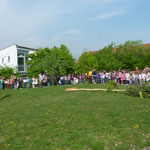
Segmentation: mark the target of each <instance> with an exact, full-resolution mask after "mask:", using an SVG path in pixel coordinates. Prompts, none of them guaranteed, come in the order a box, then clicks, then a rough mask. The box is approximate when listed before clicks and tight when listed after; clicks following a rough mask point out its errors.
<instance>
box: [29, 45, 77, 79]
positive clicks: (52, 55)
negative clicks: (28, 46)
mask: <svg viewBox="0 0 150 150" xmlns="http://www.w3.org/2000/svg"><path fill="white" fill-rule="evenodd" d="M74 61H75V60H74V58H73V56H72V54H71V53H70V51H69V50H68V48H67V47H66V46H65V45H61V46H60V47H56V46H54V47H53V48H51V49H50V48H48V47H46V48H40V49H39V50H38V51H37V52H36V53H34V54H29V60H28V61H27V65H28V69H27V71H28V73H29V74H30V75H35V76H37V75H38V74H39V73H40V72H45V71H47V73H48V74H53V75H56V74H61V75H64V74H69V73H72V72H73V71H74Z"/></svg>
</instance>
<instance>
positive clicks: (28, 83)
mask: <svg viewBox="0 0 150 150" xmlns="http://www.w3.org/2000/svg"><path fill="white" fill-rule="evenodd" d="M26 83H27V88H29V87H30V78H29V76H27V78H26Z"/></svg>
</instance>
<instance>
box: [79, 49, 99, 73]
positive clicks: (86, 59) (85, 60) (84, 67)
mask: <svg viewBox="0 0 150 150" xmlns="http://www.w3.org/2000/svg"><path fill="white" fill-rule="evenodd" d="M97 65H98V63H97V59H96V57H95V56H94V55H93V54H88V53H87V52H86V51H85V52H83V53H82V55H81V56H80V57H79V59H78V64H77V72H78V73H88V72H89V71H90V70H92V69H93V68H97Z"/></svg>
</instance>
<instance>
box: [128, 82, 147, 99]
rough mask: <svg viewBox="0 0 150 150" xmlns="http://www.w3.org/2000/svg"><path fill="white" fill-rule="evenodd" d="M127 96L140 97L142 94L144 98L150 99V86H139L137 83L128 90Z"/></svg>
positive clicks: (143, 84) (144, 84)
mask: <svg viewBox="0 0 150 150" xmlns="http://www.w3.org/2000/svg"><path fill="white" fill-rule="evenodd" d="M126 91H127V94H128V95H130V96H135V97H140V92H141V94H142V96H143V97H144V98H148V97H150V85H149V84H146V83H142V84H141V85H139V84H138V83H137V82H135V83H134V85H133V86H129V87H128V88H127V90H126Z"/></svg>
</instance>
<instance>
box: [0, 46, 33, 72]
mask: <svg viewBox="0 0 150 150" xmlns="http://www.w3.org/2000/svg"><path fill="white" fill-rule="evenodd" d="M34 52H35V49H34V48H28V47H24V46H19V45H17V44H14V45H11V46H9V47H7V48H4V49H2V50H0V66H2V67H4V66H8V67H13V68H14V69H15V70H16V71H18V72H19V73H20V74H22V75H25V74H26V73H27V64H26V61H27V60H28V57H27V55H28V54H31V53H34Z"/></svg>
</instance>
